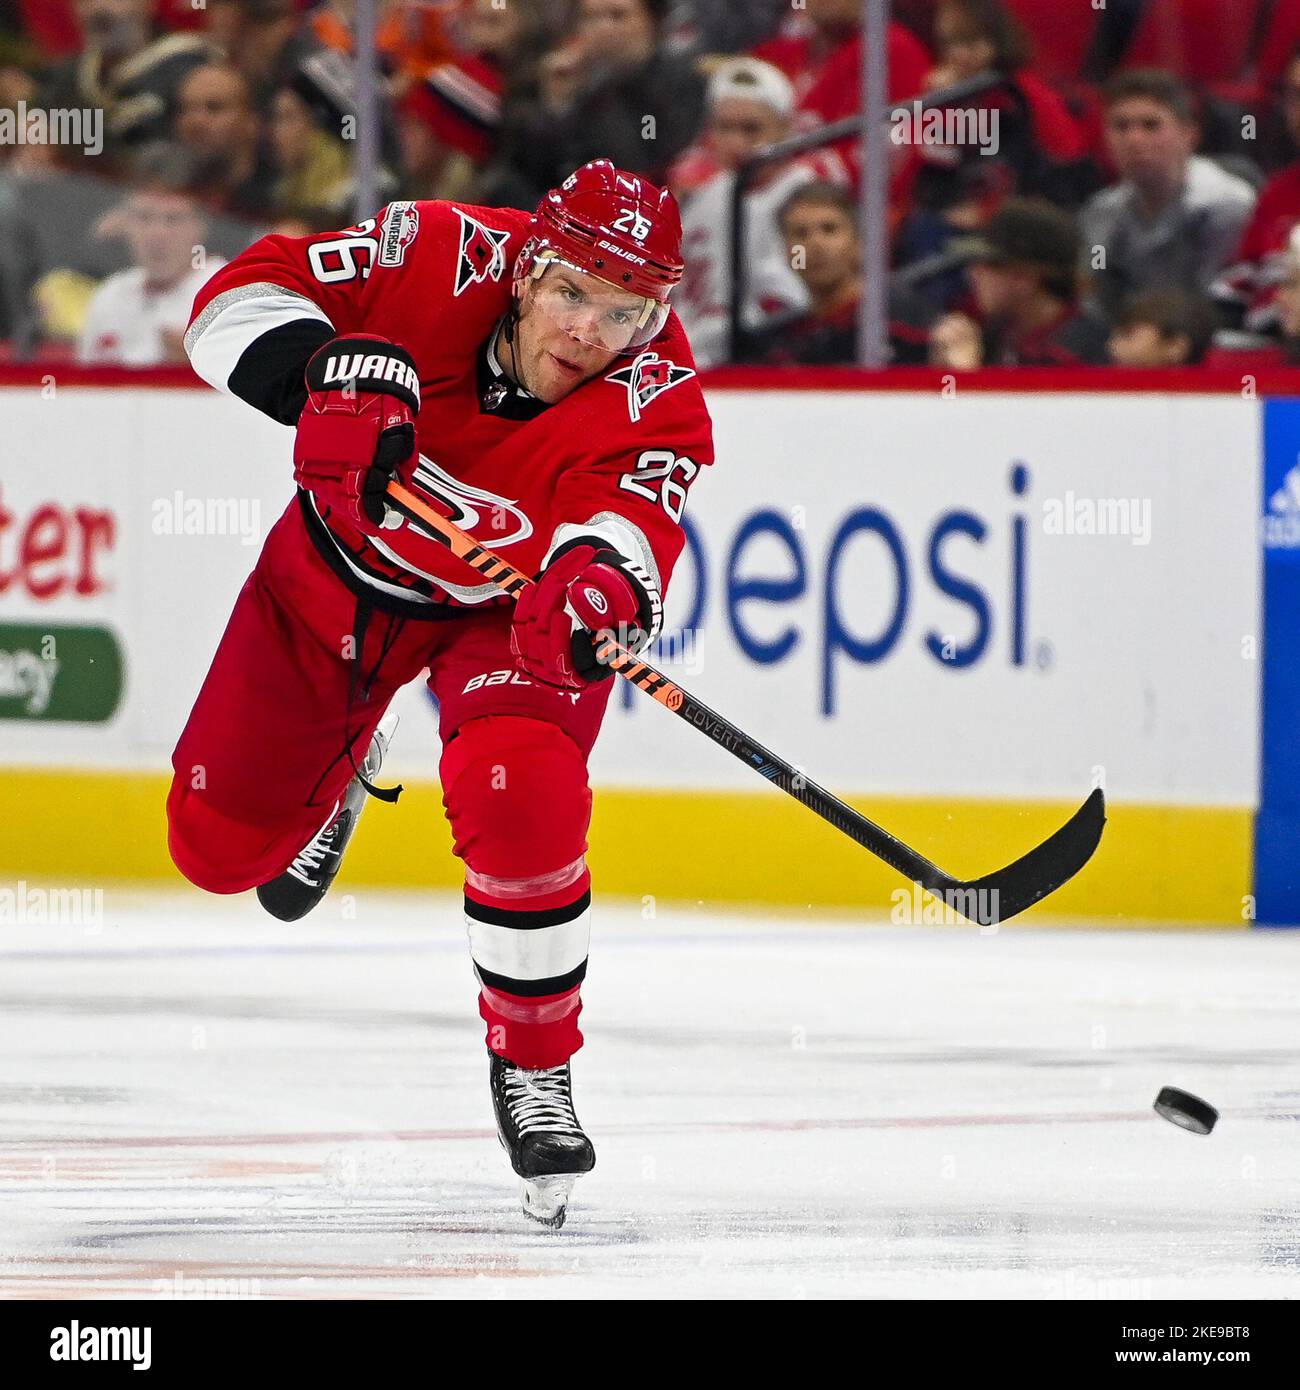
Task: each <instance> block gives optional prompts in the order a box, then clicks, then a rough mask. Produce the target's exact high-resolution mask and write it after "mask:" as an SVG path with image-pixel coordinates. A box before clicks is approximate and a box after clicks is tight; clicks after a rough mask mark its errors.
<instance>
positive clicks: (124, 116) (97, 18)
mask: <svg viewBox="0 0 1300 1390" xmlns="http://www.w3.org/2000/svg"><path fill="white" fill-rule="evenodd" d="M153 9H154V5H153V0H77V3H76V16H77V22H78V25H79V27H80V30H81V36H82V48H81V51H80V52H79V53H77V54H76V55H75V56H73V57H70V58H67V59H65V60H64V61H63V62H61V63H58V64H56V65H55V67H54V68H52V69H51V71H50V73H49V75H48V77H47V79H46V81H45V83H44V85H43V88H42V91H41V94H40V98H39V100H40V102H41V105H42V106H44V107H46V108H51V109H53V108H64V109H85V108H89V109H99V110H102V111H103V112H104V135H105V143H106V145H107V147H108V149H109V151H110V153H112V154H115V155H121V154H122V152H123V151H125V150H127V149H129V148H130V147H132V146H138V145H140V144H143V143H144V142H146V141H149V140H156V139H158V138H159V137H161V136H163V135H165V134H166V133H167V128H168V125H169V123H170V121H171V117H172V111H173V107H174V102H175V97H176V90H177V87H178V85H179V84H180V82H181V80H182V79H183V78H184V77H185V75H186V74H187V73H188V72H191V71H192V70H193V69H194V68H195V67H197V66H199V65H200V64H201V63H206V62H210V61H211V60H212V59H213V58H214V57H215V56H216V53H215V50H213V49H212V48H211V47H210V46H209V45H208V44H207V43H206V42H205V40H204V39H203V38H202V37H201V36H200V35H197V34H172V33H167V32H165V31H157V30H155V28H154V25H153V22H152V17H153ZM65 153H66V154H68V155H71V154H74V153H75V151H66V152H65Z"/></svg>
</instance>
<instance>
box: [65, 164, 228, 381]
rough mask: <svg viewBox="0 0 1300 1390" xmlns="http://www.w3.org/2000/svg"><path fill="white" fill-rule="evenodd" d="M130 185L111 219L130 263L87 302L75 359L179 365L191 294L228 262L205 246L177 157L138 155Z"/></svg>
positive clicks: (188, 175)
mask: <svg viewBox="0 0 1300 1390" xmlns="http://www.w3.org/2000/svg"><path fill="white" fill-rule="evenodd" d="M131 182H132V185H133V186H132V189H131V192H130V194H129V195H128V196H127V198H126V201H125V202H124V203H123V205H122V206H121V208H120V209H118V210H117V211H116V212H115V213H114V214H112V218H113V222H114V223H115V226H114V228H113V230H114V231H115V232H116V233H117V234H119V235H121V236H123V237H124V238H125V240H126V242H127V244H128V246H129V247H130V249H131V260H132V265H131V268H130V269H129V270H121V271H118V272H117V274H115V275H110V276H109V277H108V279H106V280H105V281H104V282H103V283H102V284H101V285H100V286H99V288H98V289H96V291H95V293H94V295H93V296H92V297H91V300H90V304H89V306H88V308H87V310H86V318H85V322H84V324H83V325H82V329H81V335H80V339H79V341H78V344H77V359H78V361H80V362H85V363H91V364H103V363H116V364H119V365H123V366H129V367H157V366H161V365H163V364H165V363H179V362H184V361H185V349H184V346H183V345H182V339H183V337H184V334H185V327H186V324H187V323H188V322H189V316H190V307H191V306H192V304H193V303H194V296H195V295H196V294H197V293H198V292H199V290H200V289H201V288H202V286H203V285H204V283H205V282H206V281H207V279H208V277H209V276H211V275H212V274H213V273H214V272H215V271H216V270H218V269H219V268H220V267H221V266H222V265H224V264H225V262H224V261H222V260H221V258H220V257H217V256H211V255H209V254H207V252H206V250H205V248H204V239H205V236H206V232H207V225H206V218H205V215H204V213H203V210H202V208H201V207H200V205H199V203H198V201H197V200H196V199H195V198H194V196H193V195H192V193H190V192H189V185H190V183H191V182H192V172H191V169H190V166H189V161H188V160H187V158H186V157H185V156H184V155H183V154H182V153H180V152H179V151H177V150H175V149H172V148H168V147H166V146H163V147H157V146H155V147H151V148H149V149H146V150H144V151H142V152H141V157H140V160H139V161H138V165H137V169H136V172H135V174H134V176H133V178H132V180H131Z"/></svg>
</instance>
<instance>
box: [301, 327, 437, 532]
mask: <svg viewBox="0 0 1300 1390" xmlns="http://www.w3.org/2000/svg"><path fill="white" fill-rule="evenodd" d="M306 380H307V404H306V405H305V406H303V409H302V414H301V415H300V416H299V418H298V437H297V439H296V440H295V441H294V446H293V476H294V478H295V479H297V481H298V485H299V486H300V487H304V488H306V489H307V491H308V492H310V493H311V494H312V495H313V496H314V497H315V498H316V499H317V501H319V502H322V503H324V504H325V505H326V506H328V507H329V508H331V510H338V511H341V512H342V513H343V514H344V515H345V516H346V517H347V519H348V520H349V521H350V522H351V523H352V524H353V525H354V526H356V527H357V528H358V529H359V530H361V531H364V532H365V533H366V534H367V535H374V534H376V533H377V532H378V531H379V530H380V528H381V526H382V524H383V520H384V489H385V488H386V487H387V486H388V482H389V479H390V478H392V477H393V475H394V474H395V473H396V472H397V469H398V467H399V465H400V464H402V463H403V462H404V461H405V460H406V459H408V458H409V457H410V456H411V454H412V453H413V452H414V451H415V417H416V415H417V414H418V412H419V409H420V375H419V373H418V372H417V371H416V368H415V362H414V360H413V359H412V357H411V354H410V353H409V352H407V351H406V349H405V348H402V347H398V346H397V344H396V343H390V342H389V341H388V340H387V339H386V338H372V337H368V336H367V337H343V338H335V339H334V340H333V341H332V342H329V343H326V344H325V346H324V347H323V348H321V349H320V350H319V351H318V352H317V353H316V354H315V356H313V357H312V359H311V361H310V362H308V363H307V371H306Z"/></svg>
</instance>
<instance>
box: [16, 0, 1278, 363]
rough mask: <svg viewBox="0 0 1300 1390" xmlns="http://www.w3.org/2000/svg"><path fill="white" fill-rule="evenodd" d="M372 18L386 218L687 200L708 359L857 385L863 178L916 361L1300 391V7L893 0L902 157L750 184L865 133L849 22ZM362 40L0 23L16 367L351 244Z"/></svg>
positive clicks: (20, 17)
mask: <svg viewBox="0 0 1300 1390" xmlns="http://www.w3.org/2000/svg"><path fill="white" fill-rule="evenodd" d="M375 9H376V11H377V14H378V20H377V25H378V27H377V34H376V38H377V49H378V55H379V63H380V70H381V97H382V100H381V119H380V127H381V128H380V130H379V132H378V148H379V152H380V160H381V163H380V167H379V169H378V170H377V181H376V188H375V193H376V206H375V208H372V209H370V211H372V212H373V211H377V208H378V205H379V204H380V203H382V202H384V201H387V200H389V199H392V198H421V199H422V198H453V199H457V200H461V201H465V202H471V203H481V204H486V205H488V206H512V207H525V208H531V207H533V206H535V205H536V203H537V201H538V199H539V198H540V196H541V195H542V193H543V192H544V191H545V190H546V189H547V188H549V187H551V186H553V185H554V184H556V183H558V182H560V181H561V180H562V179H563V178H564V177H565V176H566V175H567V174H568V173H569V172H570V171H571V170H572V169H573V168H575V167H576V166H577V165H579V164H581V163H583V162H584V161H586V160H588V159H591V158H595V157H598V156H604V157H608V158H610V159H612V160H614V161H615V162H616V163H617V164H619V165H621V166H623V167H625V168H628V169H631V170H634V171H636V172H639V173H642V174H644V175H646V176H647V177H648V178H650V179H652V180H654V181H656V182H660V183H667V184H668V185H670V186H671V187H672V188H673V189H674V191H675V192H676V194H677V196H678V198H679V200H680V203H681V206H682V213H683V229H684V252H685V258H686V263H687V269H686V275H685V279H684V281H683V283H682V285H681V287H680V290H679V291H678V294H677V299H676V303H677V308H678V312H679V313H680V314H681V317H682V319H683V320H684V322H685V323H686V326H687V329H688V332H689V334H690V337H691V341H692V344H693V347H694V350H695V353H696V356H697V359H698V361H699V362H700V363H701V365H705V366H708V365H714V364H719V363H724V362H727V361H739V362H745V363H759V364H773V365H794V364H816V365H833V364H842V363H851V362H852V361H854V360H855V358H856V355H857V323H858V316H859V303H860V300H861V295H862V275H863V271H862V255H863V253H862V236H861V227H860V223H859V217H858V204H859V191H860V188H861V183H862V179H863V174H864V159H880V160H882V161H886V165H885V167H884V168H883V171H882V176H883V178H884V180H885V182H886V183H887V187H888V226H887V231H888V236H889V239H890V282H889V286H888V296H887V299H888V317H889V352H890V358H891V361H892V362H894V363H896V364H926V363H929V364H932V365H937V366H941V367H945V368H948V369H950V370H954V371H963V370H970V369H973V368H977V367H981V366H1041V365H1057V366H1089V365H1100V364H1106V363H1112V364H1119V365H1123V366H1134V367H1150V368H1156V367H1169V366H1190V365H1197V364H1211V365H1221V366H1229V365H1234V364H1236V365H1240V366H1242V367H1243V369H1246V370H1255V369H1257V368H1259V367H1264V366H1269V365H1288V364H1292V363H1294V364H1297V365H1300V0H1232V3H1230V4H1229V3H1226V0H1108V3H1107V4H1106V5H1104V6H1101V7H1098V6H1096V5H1095V4H1094V3H1093V0H894V4H893V8H892V18H891V20H890V23H889V27H888V35H887V48H888V54H887V57H888V72H889V81H888V97H889V99H890V101H891V102H892V103H894V104H895V107H896V110H895V112H894V114H893V116H892V117H891V121H890V126H889V129H888V131H887V132H885V133H882V136H881V138H880V139H878V140H876V141H873V142H869V143H867V144H866V145H865V146H864V144H863V142H862V141H861V140H859V139H858V138H856V137H852V136H850V137H845V138H839V139H835V140H828V141H823V142H821V143H819V144H812V143H809V142H805V144H804V146H803V147H801V149H800V150H799V152H798V153H793V154H784V155H780V156H774V157H766V158H765V159H763V160H762V161H759V162H757V163H751V160H752V158H753V156H754V155H755V154H756V152H758V151H760V150H763V149H764V148H765V147H770V146H773V145H776V144H778V143H779V142H782V141H785V140H789V139H792V138H796V137H801V136H811V137H813V139H815V138H816V137H815V132H818V131H820V130H822V129H823V128H824V127H825V126H827V125H829V124H831V123H834V122H836V121H840V120H843V119H844V118H847V117H852V116H853V115H855V114H856V113H857V112H858V111H859V110H860V100H861V79H860V70H861V63H862V57H863V54H862V43H863V36H862V33H861V32H860V27H859V26H860V11H861V3H860V0H375ZM355 23H356V5H355V0H202V2H201V3H199V0H0V359H6V358H7V359H10V360H12V359H24V358H32V357H35V358H37V359H47V360H67V359H70V358H75V359H78V360H81V361H84V362H90V363H100V362H115V363H124V364H128V365H141V366H145V365H156V364H160V363H166V362H173V361H180V360H182V359H183V348H182V344H181V330H182V329H183V326H184V324H185V321H186V317H187V314H188V309H189V305H190V303H191V301H192V299H193V296H194V293H195V290H196V289H197V287H198V286H199V285H200V284H202V282H203V281H204V279H206V278H207V276H209V275H210V274H211V273H212V272H213V271H214V270H215V269H216V268H217V267H218V266H219V265H220V264H221V263H222V262H223V260H225V259H228V258H229V257H231V256H233V255H236V254H238V252H239V251H240V250H241V249H243V248H244V247H245V246H247V245H249V244H250V243H251V242H252V241H254V240H255V239H256V238H257V237H259V236H261V235H264V234H266V233H267V232H278V233H284V234H290V235H297V236H305V235H309V234H311V233H314V232H321V231H328V230H334V229H337V228H340V227H344V226H347V225H349V224H351V223H353V222H355V221H356V220H358V212H357V207H356V203H357V198H358V188H357V181H356V177H355V175H356V161H355V157H354V156H355V151H356V147H357V115H358V113H357V73H356V54H355V36H354V26H355ZM961 84H965V86H964V89H963V88H962V87H961ZM954 87H957V88H958V90H959V91H960V93H961V94H960V95H954V96H951V97H949V98H947V99H946V100H945V97H944V93H945V92H947V91H949V90H950V89H953V88H954ZM922 99H925V100H926V102H927V106H926V107H925V108H924V109H923V108H922V107H921V106H920V105H919V104H917V103H920V102H921V101H922ZM54 112H85V113H87V115H88V123H87V125H83V126H82V127H79V128H78V130H79V135H78V138H76V139H74V140H67V139H64V140H59V139H56V138H54V137H53V135H52V134H51V132H52V131H53V130H54V125H53V120H52V116H50V114H49V113H54ZM33 113H36V115H33ZM41 113H45V116H46V117H48V119H47V124H46V127H45V133H44V134H42V129H41V127H40V126H39V125H38V124H36V123H35V122H36V118H37V116H40V115H41ZM92 113H101V114H100V115H99V116H98V117H96V118H95V119H97V120H99V122H100V123H99V125H98V126H95V125H94V124H93V121H90V120H89V117H90V116H91V114H92ZM864 149H865V150H866V151H867V153H866V154H865V155H864V153H863V151H864ZM742 169H743V170H744V171H745V181H744V188H743V197H742V199H741V205H740V219H739V222H740V230H741V232H742V237H741V240H740V243H739V245H740V246H741V248H742V256H741V258H740V264H738V265H736V264H733V262H734V260H735V257H734V254H733V204H734V202H735V198H736V193H737V179H738V178H739V177H740V175H741V171H742ZM733 320H734V321H733Z"/></svg>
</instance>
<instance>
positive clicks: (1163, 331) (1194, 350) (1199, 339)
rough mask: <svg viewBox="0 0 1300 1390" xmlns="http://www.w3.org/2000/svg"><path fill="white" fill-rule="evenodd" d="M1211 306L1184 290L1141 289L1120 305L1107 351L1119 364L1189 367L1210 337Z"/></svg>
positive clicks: (1197, 360) (1199, 357) (1201, 357)
mask: <svg viewBox="0 0 1300 1390" xmlns="http://www.w3.org/2000/svg"><path fill="white" fill-rule="evenodd" d="M1214 329H1215V321H1214V312H1213V310H1212V309H1211V308H1210V306H1209V305H1208V304H1207V303H1206V302H1205V300H1204V299H1202V298H1201V297H1200V296H1199V295H1194V294H1188V293H1187V291H1186V290H1141V291H1139V292H1138V293H1137V294H1135V295H1133V296H1131V297H1130V298H1129V299H1126V300H1125V301H1124V303H1123V304H1122V305H1121V306H1120V311H1119V313H1118V315H1117V316H1116V318H1115V326H1114V328H1113V329H1112V330H1111V335H1110V342H1109V344H1108V351H1109V353H1110V360H1111V361H1112V362H1114V363H1115V364H1116V366H1119V367H1193V366H1197V365H1199V364H1200V363H1201V362H1203V361H1204V360H1205V354H1206V353H1207V352H1208V351H1209V348H1210V343H1211V342H1212V341H1213V338H1214Z"/></svg>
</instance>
